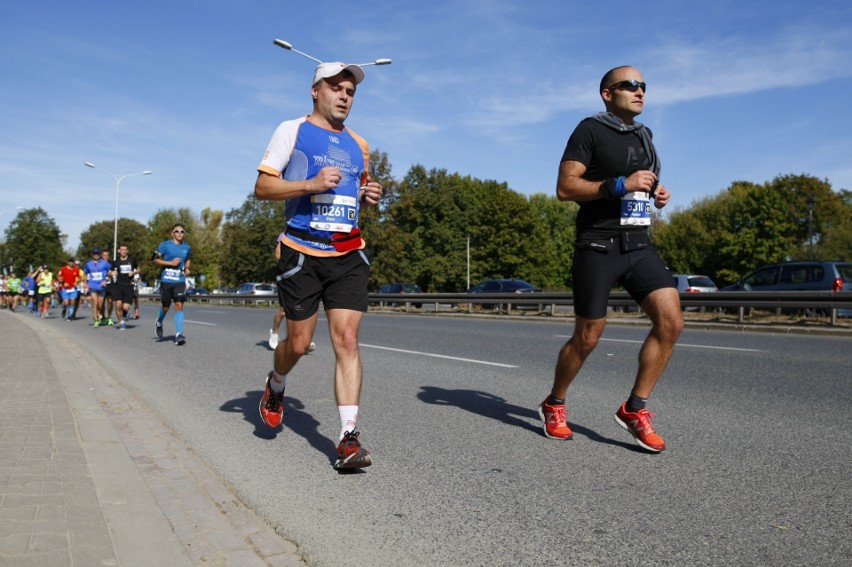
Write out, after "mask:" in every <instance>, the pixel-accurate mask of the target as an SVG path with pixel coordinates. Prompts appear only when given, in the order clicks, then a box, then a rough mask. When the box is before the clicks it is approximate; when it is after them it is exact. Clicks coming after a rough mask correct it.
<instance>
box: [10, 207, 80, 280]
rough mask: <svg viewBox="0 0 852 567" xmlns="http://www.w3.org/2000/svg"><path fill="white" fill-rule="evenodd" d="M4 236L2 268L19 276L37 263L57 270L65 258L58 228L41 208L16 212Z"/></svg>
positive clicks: (61, 237) (61, 236)
mask: <svg viewBox="0 0 852 567" xmlns="http://www.w3.org/2000/svg"><path fill="white" fill-rule="evenodd" d="M5 235H6V242H5V243H4V246H3V257H2V263H3V267H4V268H8V269H14V270H15V271H16V272H17V273H18V275H19V276H23V275H24V274H25V272H28V271H30V269H31V268H35V267H36V266H38V265H40V264H47V265H48V266H50V267H51V269H56V268H57V267H58V266H61V265H62V264H64V263H65V261H66V260H67V259H68V258H67V256H66V254H65V252H64V250H63V249H62V240H63V235H62V233H61V232H60V230H59V226H57V224H56V221H54V220H53V219H52V218H51V217H49V216H48V214H47V212H46V211H45V210H44V209H42V208H41V207H37V208H34V209H24V210H21V211H19V212H18V214H17V215H16V216H15V218H14V219H13V220H12V222H10V223H9V226H8V227H7V228H6V232H5Z"/></svg>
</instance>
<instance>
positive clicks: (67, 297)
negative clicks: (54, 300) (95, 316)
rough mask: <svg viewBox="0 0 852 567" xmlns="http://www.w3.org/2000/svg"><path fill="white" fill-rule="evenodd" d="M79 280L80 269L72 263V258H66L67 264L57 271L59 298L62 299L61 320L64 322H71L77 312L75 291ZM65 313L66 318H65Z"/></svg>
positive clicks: (77, 291) (76, 292) (76, 291)
mask: <svg viewBox="0 0 852 567" xmlns="http://www.w3.org/2000/svg"><path fill="white" fill-rule="evenodd" d="M79 280H80V267H79V266H78V265H77V264H76V263H75V262H74V258H68V263H67V264H65V265H64V266H62V268H61V269H60V270H59V282H60V283H61V285H62V289H60V290H59V297H60V298H61V299H62V318H63V319H65V320H66V321H72V320H73V319H74V313H75V312H76V310H77V294H78V293H80V291H79V290H78V289H77V284H78V282H79ZM66 311H67V315H68V316H67V318H66V316H65V315H66Z"/></svg>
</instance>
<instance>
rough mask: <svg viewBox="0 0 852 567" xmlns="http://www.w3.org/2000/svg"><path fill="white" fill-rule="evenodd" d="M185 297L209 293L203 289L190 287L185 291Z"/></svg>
mask: <svg viewBox="0 0 852 567" xmlns="http://www.w3.org/2000/svg"><path fill="white" fill-rule="evenodd" d="M186 294H187V295H190V296H192V295H210V292H209V291H207V288H205V287H191V288H189V289H187V290H186Z"/></svg>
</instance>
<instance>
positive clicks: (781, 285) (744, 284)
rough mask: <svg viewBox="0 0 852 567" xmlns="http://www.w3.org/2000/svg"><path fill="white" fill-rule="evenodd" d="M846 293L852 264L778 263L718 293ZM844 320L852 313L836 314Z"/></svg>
mask: <svg viewBox="0 0 852 567" xmlns="http://www.w3.org/2000/svg"><path fill="white" fill-rule="evenodd" d="M843 290H846V291H850V290H852V262H814V261H799V262H781V263H778V264H769V265H768V266H763V267H762V268H758V269H757V270H755V271H753V272H752V273H750V274H749V275H747V276H746V277H744V278H743V279H741V280H740V281H738V282H735V283H732V284H731V285H729V286H725V287H723V288H722V289H720V290H719V291H843ZM838 315H840V316H843V317H847V316H850V315H852V310H849V309H841V310H838Z"/></svg>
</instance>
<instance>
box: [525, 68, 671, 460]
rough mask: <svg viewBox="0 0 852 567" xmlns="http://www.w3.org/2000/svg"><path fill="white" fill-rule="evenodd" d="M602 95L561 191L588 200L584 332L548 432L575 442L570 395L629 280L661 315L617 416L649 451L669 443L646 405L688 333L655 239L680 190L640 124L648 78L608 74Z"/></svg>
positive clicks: (580, 321) (576, 274) (577, 305)
mask: <svg viewBox="0 0 852 567" xmlns="http://www.w3.org/2000/svg"><path fill="white" fill-rule="evenodd" d="M600 95H601V98H602V99H603V101H604V105H605V107H606V112H601V113H599V114H596V115H594V116H591V117H589V118H586V119H585V120H583V121H582V122H580V124H579V125H578V126H577V128H576V129H575V130H574V132H573V134H571V137H570V138H569V140H568V145H567V147H566V148H565V153H564V154H563V156H562V163H561V164H560V166H559V177H558V180H557V183H556V194H557V197H558V198H559V200H560V201H574V202H576V203H578V204H579V205H580V210H579V212H578V214H577V239H576V243H575V251H574V265H573V267H572V277H573V290H574V310H575V314H576V321H575V327H574V334H573V335H572V337H571V339H570V340H568V342H567V343H565V345H564V346H563V347H562V349H561V350H560V352H559V358H558V361H557V364H556V371H555V376H554V381H553V389H552V390H551V393H550V395H549V396H548V397H547V398H546V399H545V400H544V401H543V402H542V404H541V406H539V415H540V416H541V419H542V426H543V428H544V433H545V435H546V436H547V437H550V438H553V439H570V438H571V437H572V436H573V434H572V432H571V429H570V427H569V426H568V421H567V414H566V410H565V395H566V393H567V391H568V386H569V385H570V384H571V382H572V381H573V380H574V378H575V377H576V376H577V373H578V372H579V371H580V368H582V366H583V363H584V362H585V360H586V358H587V357H588V356H589V354H591V352H592V351H593V350H594V348H595V347H596V346H597V344H598V340H599V339H600V337H601V334H602V333H603V330H604V327H605V326H606V314H607V302H608V298H609V294H610V291H611V290H612V288H613V286H614V285H616V284H617V283H620V284H621V285H623V286H624V289H626V290H627V291H628V293H630V296H631V297H632V298H633V299H634V300H635V301H636V303H638V304H639V305H640V306H641V307H642V310H643V311H644V312H645V314H646V315H648V317H649V318H650V319H651V323H652V327H651V331H650V332H649V334H648V337H647V338H646V339H645V342H644V344H643V345H642V349H641V351H640V353H639V368H638V371H637V373H636V379H635V381H634V384H633V389H632V390H631V392H630V395H629V397H628V398H627V400H626V401H625V402H624V403H622V404H621V406H620V407H619V408H618V410H617V411H616V413H615V421H616V422H617V423H618V424H619V425H621V427H623V428H624V429H626V430H627V431H628V432H629V433H630V434H631V435H633V438H634V440H635V441H636V443H637V444H638V445H639V446H641V447H642V448H644V449H645V450H647V451H650V452H654V453H658V452H660V451H662V450H663V449H665V446H666V445H665V442H664V441H663V439H662V437H660V436H659V435H658V434H657V433H656V432H655V431H654V427H653V425H652V424H651V416H652V415H653V414H651V413H650V412H649V411H648V409H647V408H646V407H645V406H646V403H647V401H648V398H649V397H650V395H651V391H652V390H653V388H654V385H655V384H656V383H657V380H658V379H659V378H660V376H661V375H662V373H663V371H664V370H665V368H666V365H667V364H668V361H669V359H670V358H671V354H672V350H673V349H674V345H675V342H676V341H677V338H678V336H679V335H680V333H681V331H682V330H683V315H682V313H681V308H680V297H679V295H678V291H677V288H676V287H675V284H674V280H673V278H672V275H671V273H670V272H669V269H668V268H667V267H666V265H665V264H664V263H663V261H662V260H661V259H660V257H659V255H658V254H657V252H656V251H655V250H654V248H653V246H652V245H651V242H650V239H649V235H648V227H649V226H650V224H651V205H652V204H653V205H654V206H655V207H656V208H658V209H660V208H662V207H664V206H666V204H668V202H669V198H670V197H671V194H670V193H669V191H668V189H667V188H666V187H665V186H663V185H662V184H661V183H660V161H659V159H658V157H657V152H656V150H655V149H654V144H653V142H652V139H651V132H650V130H648V128H646V127H645V126H644V125H643V124H641V123H639V122H636V121H635V120H634V118H635V117H636V116H638V115H639V114H640V113H641V112H642V110H643V108H644V104H645V81H644V79H643V78H642V74H641V73H640V72H639V71H638V70H637V69H635V68H634V67H629V66H624V67H616V68H615V69H612V70H610V71H609V72H607V74H606V75H604V77H603V79H602V80H601V84H600Z"/></svg>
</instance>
